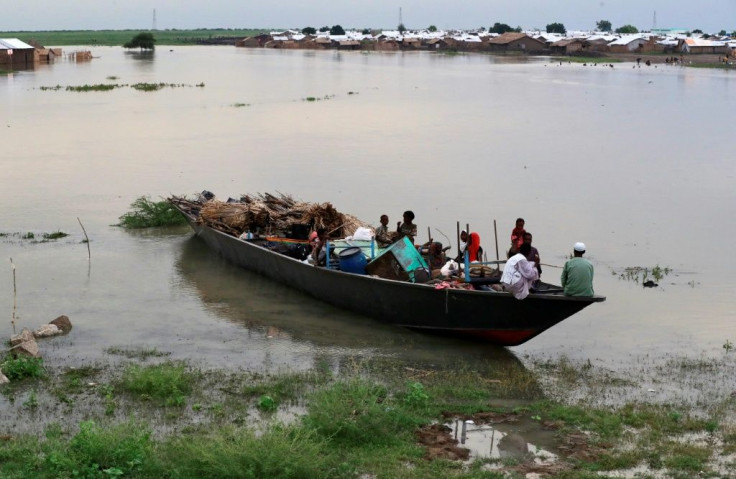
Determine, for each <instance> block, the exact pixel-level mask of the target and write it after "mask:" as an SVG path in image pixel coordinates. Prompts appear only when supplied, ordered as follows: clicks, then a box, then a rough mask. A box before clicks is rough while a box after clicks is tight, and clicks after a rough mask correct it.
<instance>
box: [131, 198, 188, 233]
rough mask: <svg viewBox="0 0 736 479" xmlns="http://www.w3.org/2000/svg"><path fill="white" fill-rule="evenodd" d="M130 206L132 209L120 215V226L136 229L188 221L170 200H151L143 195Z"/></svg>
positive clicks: (179, 223) (180, 223)
mask: <svg viewBox="0 0 736 479" xmlns="http://www.w3.org/2000/svg"><path fill="white" fill-rule="evenodd" d="M130 207H131V211H128V212H127V213H125V214H124V215H122V216H120V218H119V219H120V223H119V226H122V227H124V228H131V229H135V228H152V227H157V226H176V225H182V224H185V223H186V220H185V219H184V217H183V216H182V215H181V213H179V211H178V210H177V209H176V208H174V206H173V205H171V203H169V202H168V201H151V199H150V198H149V197H147V196H141V197H139V198H137V199H136V200H135V201H133V203H131V204H130Z"/></svg>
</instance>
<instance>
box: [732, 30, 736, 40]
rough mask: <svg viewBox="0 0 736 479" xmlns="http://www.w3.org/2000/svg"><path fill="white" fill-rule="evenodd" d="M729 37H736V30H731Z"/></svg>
mask: <svg viewBox="0 0 736 479" xmlns="http://www.w3.org/2000/svg"><path fill="white" fill-rule="evenodd" d="M731 38H736V30H734V31H732V32H731Z"/></svg>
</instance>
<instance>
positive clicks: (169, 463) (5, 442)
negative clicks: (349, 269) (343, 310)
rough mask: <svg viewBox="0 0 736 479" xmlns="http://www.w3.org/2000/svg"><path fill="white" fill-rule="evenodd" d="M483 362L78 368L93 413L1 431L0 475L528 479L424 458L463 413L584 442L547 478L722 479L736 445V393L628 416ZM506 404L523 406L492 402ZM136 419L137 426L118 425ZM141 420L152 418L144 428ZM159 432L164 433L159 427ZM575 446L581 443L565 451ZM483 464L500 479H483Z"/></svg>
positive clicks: (511, 469)
mask: <svg viewBox="0 0 736 479" xmlns="http://www.w3.org/2000/svg"><path fill="white" fill-rule="evenodd" d="M542 364H545V363H542ZM474 366H475V368H474V369H471V368H470V367H468V366H467V365H463V364H457V365H453V366H452V367H448V368H447V369H446V370H441V369H437V368H435V369H423V368H421V367H418V366H417V365H414V364H412V366H411V367H409V366H407V365H406V364H402V363H401V362H400V361H396V359H395V358H370V359H367V360H360V361H354V362H350V361H346V362H344V363H341V366H340V373H339V374H335V373H332V372H331V371H330V370H328V369H327V368H317V369H314V370H310V371H301V372H289V371H286V372H282V373H274V374H268V375H262V374H254V373H251V372H242V371H240V372H233V371H219V370H215V371H209V372H208V373H207V374H200V373H198V372H192V371H191V369H190V368H189V367H188V366H187V365H186V364H184V363H180V362H164V363H162V364H159V365H154V366H145V367H144V366H140V365H124V366H123V368H122V370H115V371H112V372H110V371H102V370H100V368H98V367H80V368H78V369H73V370H71V369H69V370H65V371H63V372H62V373H60V377H59V378H58V379H59V380H60V381H61V382H62V385H65V386H63V387H65V393H66V394H68V395H69V396H70V399H72V400H73V401H74V405H75V408H76V409H79V410H83V411H84V416H83V417H84V418H85V420H83V421H81V422H80V423H79V429H78V431H77V430H76V428H75V427H74V426H72V425H71V424H74V422H71V424H70V421H69V420H68V418H67V419H65V423H64V424H65V427H69V428H72V430H70V431H62V429H61V427H60V426H51V427H49V428H48V430H47V432H46V435H45V438H37V437H36V436H35V435H34V436H31V435H29V436H25V435H19V436H17V437H12V436H2V434H3V433H4V431H0V477H3V478H6V477H7V478H11V479H14V478H20V477H39V478H56V477H83V478H104V477H110V476H119V475H122V476H123V477H134V478H159V477H168V478H195V477H222V478H258V477H269V478H271V477H274V478H296V477H300V478H301V477H303V478H333V477H334V478H356V477H387V478H407V479H415V478H416V479H420V478H421V479H423V478H426V477H447V478H472V479H475V478H484V479H489V478H501V477H510V478H517V477H524V475H523V474H522V473H521V472H519V470H517V469H515V468H516V467H519V466H523V465H524V464H528V463H526V462H525V460H524V459H521V458H519V459H503V460H493V459H483V460H471V461H470V462H469V463H467V464H464V463H462V462H460V461H449V460H439V459H434V460H427V459H426V458H425V453H426V450H425V449H424V447H422V446H420V445H419V444H418V442H417V438H416V436H415V433H416V431H417V429H418V428H419V427H420V426H423V425H426V424H429V423H434V422H440V423H442V422H448V421H449V419H448V418H452V417H456V414H457V413H461V414H472V413H474V412H481V411H488V410H493V411H494V413H497V414H503V415H504V418H505V419H504V420H508V421H510V422H515V421H518V422H522V425H523V426H522V427H524V428H529V427H537V428H538V429H539V430H540V431H541V430H542V429H547V428H553V429H555V430H556V432H555V438H556V439H555V440H556V441H558V444H560V445H565V444H574V446H573V447H572V448H570V449H568V451H567V452H565V451H564V449H561V450H560V451H559V453H560V456H559V457H560V459H559V463H558V466H559V467H560V470H559V471H558V472H556V473H554V474H552V475H549V476H544V475H543V476H544V477H556V478H568V479H583V478H594V477H611V476H610V475H609V474H611V475H614V474H615V471H621V470H626V469H630V468H634V467H638V466H644V467H648V468H649V469H648V470H645V471H643V472H642V475H641V477H649V476H647V474H650V475H651V476H655V475H656V476H657V477H673V478H678V477H682V478H685V477H694V476H695V475H699V474H700V471H703V473H702V474H700V475H702V477H717V474H715V472H714V469H713V464H712V463H711V461H713V460H714V458H716V457H719V456H722V455H723V454H724V453H727V451H732V452H733V451H734V450H736V425H734V424H733V421H732V416H731V414H732V413H733V404H734V403H733V399H731V398H730V397H729V398H728V399H726V400H725V401H726V402H725V403H724V407H723V409H722V410H721V412H720V413H715V414H714V415H704V414H697V415H696V414H693V413H692V412H691V411H690V410H688V409H687V408H683V407H675V406H674V405H672V404H648V403H646V402H637V403H632V404H626V405H624V406H620V407H594V406H590V405H589V404H585V403H581V404H562V403H561V402H558V401H554V400H551V399H547V398H545V397H544V395H543V394H541V393H540V391H539V388H538V386H537V385H536V380H535V377H534V376H533V375H531V374H530V373H529V372H528V371H526V370H525V369H524V368H523V367H521V366H520V367H518V368H517V367H515V366H514V365H513V363H511V364H509V363H508V362H504V363H502V364H496V363H494V362H493V361H489V363H488V364H485V365H480V364H478V363H475V364H474ZM575 368H576V366H575V363H573V362H571V361H565V362H564V363H563V364H561V365H555V367H549V368H548V369H542V370H541V371H540V372H539V373H538V374H543V375H553V374H554V375H556V374H561V375H562V376H564V377H572V376H573V373H572V371H573V370H575ZM579 368H580V370H579V371H578V372H579V373H583V374H588V373H587V372H586V371H587V370H588V369H591V368H593V367H592V366H588V365H586V364H583V366H582V367H579ZM706 373H708V374H711V373H713V374H719V371H711V370H710V369H708V370H706ZM98 375H99V376H104V377H110V376H112V380H111V382H110V384H102V385H95V386H94V390H95V391H97V392H98V394H89V388H88V387H87V386H86V385H87V383H88V381H89V378H92V377H95V376H98ZM117 376H119V377H117ZM53 381H54V378H49V379H48V381H43V382H41V383H33V384H31V385H27V387H26V388H25V390H24V391H23V394H24V395H23V396H20V395H19V397H20V398H22V399H20V400H25V401H24V403H23V407H18V410H20V411H22V412H23V413H24V414H27V415H29V416H30V415H32V414H34V409H35V406H34V405H33V403H34V400H35V399H34V398H35V397H36V396H35V394H36V390H38V398H39V399H43V398H44V395H43V391H42V390H41V388H42V387H44V384H45V383H47V382H53ZM561 381H563V382H564V381H566V380H564V379H563V380H561ZM89 387H92V386H89ZM100 395H102V396H103V400H102V404H103V406H104V407H105V408H109V409H110V412H108V411H107V409H106V410H105V413H104V414H102V413H101V412H100V410H99V409H97V410H92V409H89V410H88V409H87V408H86V407H84V405H83V403H82V401H83V400H84V399H85V398H86V397H87V396H91V397H93V398H94V399H95V400H96V401H98V402H100ZM189 397H191V398H192V399H193V402H194V404H193V405H192V407H191V410H189V409H187V408H177V409H173V410H172V409H171V408H169V406H171V405H174V406H181V405H182V404H183V402H185V401H186V400H187V399H188V398H189ZM501 397H506V398H518V399H515V400H513V401H512V402H511V403H510V404H507V405H505V406H495V407H493V406H491V405H492V404H493V403H494V402H496V401H500V399H499V398H501ZM141 398H143V399H150V400H147V401H145V402H141V401H140V399H141ZM529 399H536V400H535V401H533V402H532V401H529ZM20 400H19V401H18V402H20ZM289 400H294V401H295V402H298V403H299V408H300V409H299V411H300V414H301V416H300V417H298V418H296V419H291V420H290V422H289V423H288V424H283V423H280V422H277V419H276V418H277V417H278V415H273V414H262V415H261V414H257V413H255V414H254V412H253V409H254V408H260V409H263V410H273V409H274V407H278V408H281V406H278V404H277V401H282V404H283V403H284V402H286V401H289ZM35 401H36V404H39V403H41V404H43V403H44V401H45V400H44V401H39V400H35ZM67 404H69V403H67ZM514 404H518V406H517V407H514ZM301 405H306V412H304V410H303V409H302V408H301ZM283 408H284V409H286V408H287V406H283ZM112 413H115V414H112ZM133 415H135V416H136V417H138V418H139V419H138V420H137V422H131V421H129V420H122V422H121V420H120V419H118V418H120V417H122V418H125V417H131V416H133ZM146 415H147V416H146ZM187 415H189V416H187ZM65 416H66V415H65ZM31 417H32V416H31ZM87 417H94V418H95V419H94V420H95V422H91V421H87V420H86V418H87ZM141 417H148V418H149V419H148V423H146V420H144V419H141ZM162 424H163V427H162V428H161V429H160V430H159V431H160V433H159V434H157V435H155V436H154V435H153V434H152V431H153V430H154V428H156V427H157V426H156V425H159V426H160V425H162ZM499 430H504V429H503V428H499ZM154 437H155V439H154ZM571 437H576V438H577V440H578V442H577V443H572V442H566V441H567V440H568V439H570V438H571ZM693 438H695V439H693ZM698 438H699V439H698ZM711 439H713V440H712V441H711ZM719 443H722V444H723V446H722V447H721V446H718V444H719ZM570 455H571V456H570ZM484 464H494V465H496V466H499V467H501V468H503V471H490V470H484V468H483V467H482V466H483V465H484ZM714 474H715V475H714Z"/></svg>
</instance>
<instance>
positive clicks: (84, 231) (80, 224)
mask: <svg viewBox="0 0 736 479" xmlns="http://www.w3.org/2000/svg"><path fill="white" fill-rule="evenodd" d="M77 221H79V226H81V227H82V232H83V233H84V238H85V240H86V241H87V258H88V259H90V260H91V259H92V251H90V249H89V236H87V230H85V229H84V225H83V224H82V220H80V219H79V216H77Z"/></svg>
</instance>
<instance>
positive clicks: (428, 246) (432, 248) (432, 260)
mask: <svg viewBox="0 0 736 479" xmlns="http://www.w3.org/2000/svg"><path fill="white" fill-rule="evenodd" d="M421 252H422V255H426V260H427V264H428V265H429V267H430V268H431V269H432V270H433V271H434V270H438V269H440V268H442V267H443V266H444V265H445V263H446V262H447V258H446V257H445V249H444V248H442V243H440V242H439V241H429V242H427V243H424V244H423V245H422V247H421Z"/></svg>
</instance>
